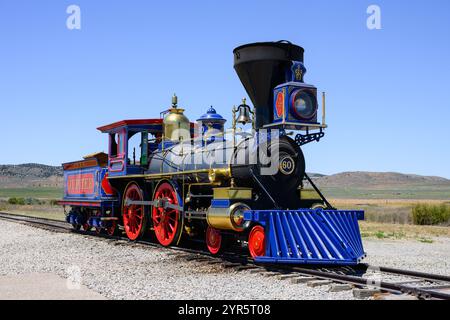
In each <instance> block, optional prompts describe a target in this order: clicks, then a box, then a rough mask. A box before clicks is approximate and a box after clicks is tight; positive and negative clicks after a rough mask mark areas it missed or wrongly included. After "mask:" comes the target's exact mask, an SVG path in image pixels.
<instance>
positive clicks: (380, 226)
mask: <svg viewBox="0 0 450 320" xmlns="http://www.w3.org/2000/svg"><path fill="white" fill-rule="evenodd" d="M359 227H360V230H361V236H362V237H363V238H373V239H380V240H408V239H409V240H410V239H413V240H417V241H420V242H422V243H432V242H434V240H433V239H434V238H439V237H450V228H449V227H442V226H417V225H411V224H391V223H379V222H370V221H360V222H359Z"/></svg>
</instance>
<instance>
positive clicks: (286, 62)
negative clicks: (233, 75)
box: [233, 41, 304, 129]
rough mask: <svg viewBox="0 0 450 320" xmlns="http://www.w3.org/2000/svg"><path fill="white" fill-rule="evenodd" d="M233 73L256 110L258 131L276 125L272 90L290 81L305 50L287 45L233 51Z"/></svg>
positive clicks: (270, 44)
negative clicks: (290, 76)
mask: <svg viewBox="0 0 450 320" xmlns="http://www.w3.org/2000/svg"><path fill="white" fill-rule="evenodd" d="M233 53H234V69H235V70H236V72H237V74H238V76H239V79H241V82H242V84H243V85H244V88H245V90H246V91H247V94H248V96H249V97H250V99H251V100H252V103H253V105H254V106H255V109H256V128H257V129H258V128H261V127H262V126H264V125H265V124H269V123H272V121H273V89H274V88H275V87H276V86H277V85H279V84H282V83H285V82H287V81H288V79H287V78H286V74H287V71H288V70H289V68H290V67H291V66H292V61H300V62H303V53H304V50H303V48H302V47H299V46H297V45H294V44H292V43H290V42H288V41H278V42H258V43H250V44H246V45H243V46H240V47H237V48H236V49H234V50H233Z"/></svg>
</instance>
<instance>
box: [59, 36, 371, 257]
mask: <svg viewBox="0 0 450 320" xmlns="http://www.w3.org/2000/svg"><path fill="white" fill-rule="evenodd" d="M233 54H234V68H235V70H236V72H237V74H238V76H239V78H240V80H241V82H242V84H243V86H244V87H245V89H246V91H247V93H248V96H249V97H250V99H251V101H252V103H253V108H251V107H250V106H249V105H248V104H247V103H246V100H245V99H243V101H242V103H241V104H240V105H239V106H238V107H234V108H233V120H232V125H231V128H230V129H225V123H226V119H224V118H223V117H222V116H221V115H220V114H218V113H217V111H216V110H215V109H214V108H213V107H211V108H209V109H208V110H207V112H206V113H205V114H204V115H202V116H201V117H199V118H198V119H197V122H196V123H193V122H190V121H189V119H188V118H187V117H186V116H185V115H184V110H183V109H182V108H181V107H179V106H178V98H177V97H176V96H175V95H174V97H173V98H172V105H171V106H170V107H169V108H168V109H167V110H165V111H163V112H162V113H161V114H160V117H159V118H155V119H140V120H122V121H119V122H115V123H112V124H109V125H105V126H102V127H99V128H98V130H100V131H101V132H103V133H105V134H107V135H108V139H109V150H108V154H105V153H103V152H101V153H95V154H91V155H88V156H85V157H84V159H83V160H81V161H76V162H70V163H64V164H63V168H64V181H65V190H64V198H63V199H62V201H61V202H60V203H61V205H63V206H64V209H65V211H66V208H70V210H68V212H66V220H67V222H68V223H70V224H72V226H73V227H74V228H75V229H77V230H79V229H81V228H82V229H83V230H85V231H92V230H95V231H96V232H98V233H102V232H106V233H107V234H109V235H115V234H117V233H120V232H124V233H125V234H126V236H127V237H128V238H129V239H130V240H138V239H140V238H141V237H143V236H145V235H146V234H150V235H151V236H153V237H154V238H155V239H156V241H157V242H159V243H160V244H161V245H163V246H172V245H177V244H178V243H179V242H180V241H181V240H182V239H197V240H198V239H200V240H202V241H204V243H205V245H206V248H207V249H208V250H209V252H210V253H211V254H214V255H216V254H219V253H220V252H221V251H223V250H227V249H229V248H233V247H236V246H240V247H241V248H248V251H249V253H250V255H251V256H252V257H253V258H254V259H255V260H256V261H258V262H262V263H263V262H270V263H297V264H306V263H308V264H355V263H358V262H359V261H360V260H361V259H362V258H363V257H364V255H365V254H364V250H363V246H362V242H361V236H360V232H359V227H358V220H361V219H363V217H364V212H362V211H358V210H337V209H335V208H333V207H332V205H331V204H330V203H329V202H328V201H327V199H326V198H325V197H324V196H323V194H322V193H321V192H320V190H319V189H318V188H317V187H316V186H315V184H314V182H313V181H312V180H311V179H310V177H309V176H308V175H307V173H306V171H305V158H304V154H303V152H302V148H301V147H302V146H303V145H305V144H307V143H310V142H313V141H319V140H320V139H321V138H323V136H324V130H325V129H326V127H327V125H326V124H325V94H323V95H322V121H321V122H319V121H318V119H319V115H318V113H319V103H318V97H317V88H316V87H314V86H313V85H309V84H306V83H305V82H304V75H305V73H306V68H305V66H304V59H303V58H304V49H303V48H302V47H300V46H297V45H294V44H292V43H290V42H288V41H279V42H262V43H251V44H246V45H243V46H240V47H237V48H236V49H234V51H233ZM249 126H251V129H249V128H248V127H249ZM246 128H247V129H246Z"/></svg>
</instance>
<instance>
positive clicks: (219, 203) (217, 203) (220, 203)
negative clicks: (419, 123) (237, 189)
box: [211, 199, 231, 208]
mask: <svg viewBox="0 0 450 320" xmlns="http://www.w3.org/2000/svg"><path fill="white" fill-rule="evenodd" d="M230 205H231V202H230V200H227V199H213V200H212V201H211V207H213V208H229V207H230Z"/></svg>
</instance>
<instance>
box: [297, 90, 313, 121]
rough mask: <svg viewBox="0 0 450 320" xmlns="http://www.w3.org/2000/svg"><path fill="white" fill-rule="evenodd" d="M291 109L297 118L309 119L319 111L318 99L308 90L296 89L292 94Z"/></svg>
mask: <svg viewBox="0 0 450 320" xmlns="http://www.w3.org/2000/svg"><path fill="white" fill-rule="evenodd" d="M291 110H292V113H293V116H294V117H296V118H297V119H303V120H309V119H311V118H312V117H314V116H315V115H316V113H317V99H316V97H315V96H314V95H313V94H311V93H310V92H308V91H305V90H296V91H294V92H293V93H292V94H291Z"/></svg>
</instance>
